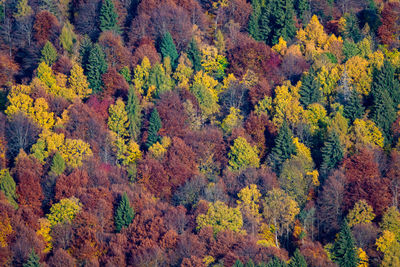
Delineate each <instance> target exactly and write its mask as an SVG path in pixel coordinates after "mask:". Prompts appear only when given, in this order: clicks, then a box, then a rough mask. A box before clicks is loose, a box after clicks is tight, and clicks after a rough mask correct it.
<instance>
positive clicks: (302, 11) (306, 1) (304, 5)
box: [295, 0, 310, 23]
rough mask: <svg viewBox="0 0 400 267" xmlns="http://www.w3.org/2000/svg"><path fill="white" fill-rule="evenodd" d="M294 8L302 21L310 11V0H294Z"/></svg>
mask: <svg viewBox="0 0 400 267" xmlns="http://www.w3.org/2000/svg"><path fill="white" fill-rule="evenodd" d="M295 9H296V11H297V17H298V18H299V19H300V20H301V21H302V22H303V23H304V22H305V19H306V15H307V14H308V13H309V11H310V0H296V2H295Z"/></svg>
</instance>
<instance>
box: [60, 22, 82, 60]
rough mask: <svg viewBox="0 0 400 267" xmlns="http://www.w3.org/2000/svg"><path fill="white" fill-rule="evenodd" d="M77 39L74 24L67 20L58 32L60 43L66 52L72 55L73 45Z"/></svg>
mask: <svg viewBox="0 0 400 267" xmlns="http://www.w3.org/2000/svg"><path fill="white" fill-rule="evenodd" d="M77 42H78V39H77V36H76V34H75V33H74V26H73V25H72V24H71V23H69V21H67V22H66V23H64V26H63V28H62V30H61V34H60V43H61V45H62V47H63V48H64V51H66V52H67V53H68V54H70V55H72V54H73V52H74V46H75V45H76V44H77Z"/></svg>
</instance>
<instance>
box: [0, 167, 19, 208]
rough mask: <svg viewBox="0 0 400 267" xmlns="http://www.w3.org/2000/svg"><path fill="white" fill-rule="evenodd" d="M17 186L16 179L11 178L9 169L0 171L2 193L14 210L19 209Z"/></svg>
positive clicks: (0, 189)
mask: <svg viewBox="0 0 400 267" xmlns="http://www.w3.org/2000/svg"><path fill="white" fill-rule="evenodd" d="M15 188H16V184H15V181H14V179H13V178H12V177H11V175H10V172H9V171H8V170H7V169H3V170H1V171H0V191H3V193H4V195H5V196H6V198H7V199H8V202H10V204H11V205H12V206H14V208H16V209H17V208H18V204H17V201H16V200H17V194H16V193H15Z"/></svg>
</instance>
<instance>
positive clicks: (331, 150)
mask: <svg viewBox="0 0 400 267" xmlns="http://www.w3.org/2000/svg"><path fill="white" fill-rule="evenodd" d="M321 154H322V165H321V170H322V171H324V172H325V173H328V172H329V171H330V170H332V169H333V168H335V167H336V166H337V165H338V164H339V163H340V162H341V161H342V159H343V148H342V146H341V144H340V140H339V135H338V134H337V132H336V131H331V132H330V133H329V134H328V138H327V140H326V141H325V143H324V147H323V148H322V149H321Z"/></svg>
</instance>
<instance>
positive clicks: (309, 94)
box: [299, 68, 322, 108]
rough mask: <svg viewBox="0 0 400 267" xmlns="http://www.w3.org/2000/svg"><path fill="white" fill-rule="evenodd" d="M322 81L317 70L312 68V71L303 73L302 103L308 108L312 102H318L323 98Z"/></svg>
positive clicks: (300, 92)
mask: <svg viewBox="0 0 400 267" xmlns="http://www.w3.org/2000/svg"><path fill="white" fill-rule="evenodd" d="M320 87H321V83H320V82H319V79H317V77H316V74H315V70H314V69H313V68H311V69H310V72H309V73H307V74H305V75H303V77H302V79H301V87H300V91H299V94H300V103H301V104H302V105H303V106H304V107H305V108H306V107H307V106H308V105H310V104H312V103H318V102H320V101H321V100H322V94H321V89H320Z"/></svg>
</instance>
